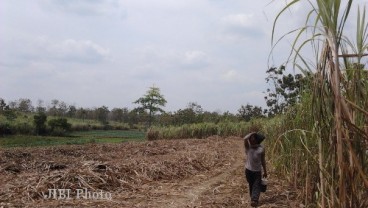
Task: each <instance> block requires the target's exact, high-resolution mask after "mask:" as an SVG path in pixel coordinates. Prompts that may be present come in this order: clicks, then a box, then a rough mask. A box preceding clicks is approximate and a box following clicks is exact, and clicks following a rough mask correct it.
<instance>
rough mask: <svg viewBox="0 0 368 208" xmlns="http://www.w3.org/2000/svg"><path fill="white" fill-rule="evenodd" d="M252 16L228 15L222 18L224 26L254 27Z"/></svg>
mask: <svg viewBox="0 0 368 208" xmlns="http://www.w3.org/2000/svg"><path fill="white" fill-rule="evenodd" d="M253 17H254V15H253V14H230V15H227V16H225V17H223V18H222V22H223V23H224V24H227V25H230V26H235V27H250V26H253V25H254V20H253Z"/></svg>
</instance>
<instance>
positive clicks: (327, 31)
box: [272, 0, 368, 207]
mask: <svg viewBox="0 0 368 208" xmlns="http://www.w3.org/2000/svg"><path fill="white" fill-rule="evenodd" d="M297 3H306V4H307V5H309V6H310V8H311V9H310V12H309V13H308V14H307V16H306V24H305V25H303V26H301V27H300V28H298V29H296V30H292V31H291V32H289V33H287V34H295V38H294V41H293V44H292V46H291V52H290V57H289V58H288V60H291V62H292V64H293V66H294V67H295V68H297V69H300V70H302V71H303V72H306V71H308V72H310V73H312V74H313V80H312V90H311V95H310V97H311V99H310V102H311V106H312V107H311V108H308V110H309V111H310V115H312V119H311V121H310V122H309V123H308V124H307V125H303V128H304V129H301V130H300V131H302V132H308V137H310V138H313V139H314V140H315V142H314V143H311V144H317V148H318V151H316V152H317V154H318V157H314V156H313V155H312V157H311V160H315V162H313V163H312V162H307V164H308V165H314V166H317V167H316V170H317V171H316V172H315V174H316V175H314V176H310V175H309V176H308V177H305V179H306V180H307V179H308V178H310V177H314V178H316V179H317V180H316V181H318V185H317V188H316V189H310V191H311V192H313V193H309V194H306V196H308V195H313V194H314V196H312V197H310V198H309V199H308V200H306V203H307V204H308V203H310V204H314V205H316V206H320V207H367V206H368V201H367V198H368V191H367V190H368V174H367V172H368V156H367V150H368V110H367V109H368V71H367V69H365V68H366V64H365V63H364V60H365V59H364V58H366V57H367V56H368V41H367V39H368V32H367V30H368V24H367V20H366V10H365V8H360V7H358V8H357V20H356V22H357V24H356V35H355V37H350V36H348V35H347V33H345V25H346V24H347V23H348V20H349V17H350V16H349V15H350V12H351V10H352V9H353V5H354V4H353V0H347V1H341V0H316V1H302V0H294V1H291V2H289V3H287V4H286V5H285V7H284V8H283V9H282V10H281V11H280V12H279V13H278V15H277V16H276V18H275V21H274V25H273V30H272V43H273V42H275V41H274V40H275V30H276V26H277V23H278V20H279V18H280V16H281V15H282V14H283V13H285V11H288V10H289V9H290V8H291V7H292V6H293V5H296V4H297ZM303 34H306V35H307V36H304V35H303ZM283 37H285V36H283ZM302 37H307V38H306V39H303V40H302ZM354 38H355V39H354ZM277 42H279V41H277ZM307 46H311V47H312V49H313V50H314V54H315V61H313V62H312V63H311V62H309V61H306V59H305V58H304V56H303V54H302V49H303V48H305V47H307ZM301 103H303V101H301ZM304 108H305V107H304ZM288 131H290V130H288ZM304 135H306V134H304ZM302 148H304V149H307V150H308V151H306V153H307V154H308V153H310V154H312V153H311V151H309V150H310V149H313V147H309V146H308V143H305V142H302ZM311 168H312V167H308V168H306V169H305V170H306V171H308V170H309V169H311ZM307 175H308V174H307ZM305 184H307V183H305ZM313 201H316V202H313Z"/></svg>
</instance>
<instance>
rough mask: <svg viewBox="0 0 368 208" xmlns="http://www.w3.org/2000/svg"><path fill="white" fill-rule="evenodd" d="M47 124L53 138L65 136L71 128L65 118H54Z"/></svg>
mask: <svg viewBox="0 0 368 208" xmlns="http://www.w3.org/2000/svg"><path fill="white" fill-rule="evenodd" d="M47 123H48V125H49V126H50V128H51V133H52V134H53V135H55V136H63V135H65V133H66V132H68V131H70V128H71V126H72V125H71V124H70V123H68V120H67V119H66V118H54V119H51V120H49V121H48V122H47Z"/></svg>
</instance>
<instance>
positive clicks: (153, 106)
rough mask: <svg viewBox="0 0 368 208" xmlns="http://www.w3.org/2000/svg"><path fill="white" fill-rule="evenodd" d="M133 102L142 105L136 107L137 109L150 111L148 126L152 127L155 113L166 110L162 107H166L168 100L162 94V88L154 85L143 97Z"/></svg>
mask: <svg viewBox="0 0 368 208" xmlns="http://www.w3.org/2000/svg"><path fill="white" fill-rule="evenodd" d="M133 103H134V104H139V105H140V107H137V108H135V110H136V111H138V112H144V111H148V126H149V127H150V126H151V124H152V121H153V117H154V115H155V113H156V112H161V113H163V112H165V111H164V110H163V109H161V108H160V107H164V106H165V105H166V103H167V101H166V100H165V98H164V96H163V95H161V93H160V89H159V88H158V87H155V86H152V87H150V89H149V90H148V91H147V92H146V94H145V95H144V96H143V97H141V98H139V99H138V100H136V101H135V102H133Z"/></svg>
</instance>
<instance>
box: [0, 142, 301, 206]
mask: <svg viewBox="0 0 368 208" xmlns="http://www.w3.org/2000/svg"><path fill="white" fill-rule="evenodd" d="M0 155H1V158H0V185H1V186H0V187H1V188H0V207H249V205H248V204H249V202H248V189H247V187H246V185H245V178H244V176H243V169H244V166H243V163H244V153H243V146H242V140H241V139H240V138H235V137H234V138H218V137H210V138H207V139H202V140H198V139H186V140H164V141H160V140H159V141H150V142H128V143H121V144H98V145H97V144H91V145H74V146H57V147H42V148H14V149H0ZM269 180H270V185H269V191H268V192H266V194H264V195H262V196H261V204H260V207H295V206H299V204H298V203H296V202H295V199H296V198H297V196H296V194H295V193H294V192H292V191H291V190H289V188H288V187H287V185H286V184H283V183H282V181H278V180H276V177H275V178H273V176H272V169H271V177H270V179H269ZM53 189H59V190H62V189H65V190H68V189H69V193H68V192H64V193H59V192H53V191H51V193H53V194H54V195H52V196H51V198H45V197H48V195H49V193H50V192H49V190H53ZM86 190H87V193H86ZM55 193H57V194H56V195H55ZM66 193H68V194H69V195H68V199H65V198H66V196H67V195H66ZM55 198H56V199H55Z"/></svg>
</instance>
